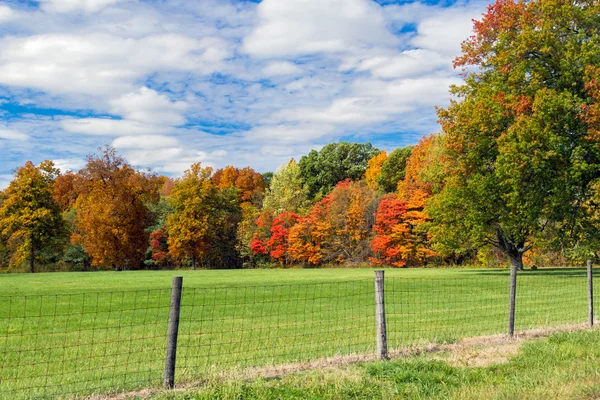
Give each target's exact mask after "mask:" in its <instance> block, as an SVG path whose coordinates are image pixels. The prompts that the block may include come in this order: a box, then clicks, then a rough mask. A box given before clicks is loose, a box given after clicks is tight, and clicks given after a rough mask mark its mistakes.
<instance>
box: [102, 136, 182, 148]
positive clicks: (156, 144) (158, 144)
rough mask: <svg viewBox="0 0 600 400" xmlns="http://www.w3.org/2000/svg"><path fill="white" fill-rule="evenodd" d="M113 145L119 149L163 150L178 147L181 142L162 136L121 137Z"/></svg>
mask: <svg viewBox="0 0 600 400" xmlns="http://www.w3.org/2000/svg"><path fill="white" fill-rule="evenodd" d="M112 145H113V147H115V148H117V149H161V148H166V147H176V146H178V145H179V141H178V140H177V139H176V138H174V137H171V136H161V135H142V136H121V137H119V138H116V139H115V140H114V141H113V142H112Z"/></svg>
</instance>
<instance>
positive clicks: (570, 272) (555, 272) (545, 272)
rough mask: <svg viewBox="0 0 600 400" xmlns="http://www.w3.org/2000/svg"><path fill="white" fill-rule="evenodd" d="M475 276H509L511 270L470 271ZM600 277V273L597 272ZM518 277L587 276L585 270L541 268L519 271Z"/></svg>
mask: <svg viewBox="0 0 600 400" xmlns="http://www.w3.org/2000/svg"><path fill="white" fill-rule="evenodd" d="M470 272H471V273H472V274H473V275H480V276H509V274H510V269H509V268H503V269H481V270H476V271H470ZM596 275H598V276H599V277H600V271H598V272H596ZM518 276H560V277H565V278H580V277H585V276H587V271H586V269H585V268H539V269H537V270H531V269H525V270H524V271H519V272H518Z"/></svg>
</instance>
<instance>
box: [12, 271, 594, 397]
mask: <svg viewBox="0 0 600 400" xmlns="http://www.w3.org/2000/svg"><path fill="white" fill-rule="evenodd" d="M173 275H182V276H183V277H184V292H183V298H182V310H181V324H180V338H179V346H178V370H177V382H179V383H185V382H195V381H198V380H202V379H205V378H206V377H207V376H210V375H213V374H214V373H215V372H222V371H226V370H228V369H238V368H244V367H262V366H269V365H274V364H275V365H276V364H282V363H295V362H302V361H306V360H312V359H316V358H322V357H332V356H343V355H348V354H355V353H360V354H363V353H366V354H369V353H373V352H374V347H375V340H374V337H375V314H374V311H375V305H374V293H373V287H374V284H373V271H372V270H369V269H306V270H241V271H240V270H237V271H235V270H230V271H146V272H98V273H53V274H36V275H27V274H22V275H0V287H1V288H2V292H1V293H0V397H1V396H5V398H11V399H13V398H16V399H18V398H28V397H29V398H37V397H44V396H46V397H51V398H54V397H58V396H61V395H69V394H79V395H82V396H84V395H88V394H90V393H106V392H114V391H122V390H136V389H139V388H144V387H151V386H159V385H160V384H161V381H162V369H163V363H164V354H165V343H166V329H167V321H168V312H169V296H170V281H171V277H172V276H173ZM507 289H508V275H507V271H503V270H467V269H412V270H398V269H396V270H387V271H386V313H387V320H388V341H389V347H390V348H391V349H396V348H401V347H406V346H420V345H424V344H428V343H440V342H452V341H455V340H457V339H459V338H461V337H467V336H478V335H485V334H493V333H502V332H505V330H506V320H507V297H508V293H507V292H508V290H507ZM517 294H518V300H517V303H518V310H517V328H518V329H521V330H522V329H529V328H534V327H543V326H553V325H560V324H568V323H582V322H585V319H586V307H587V299H586V281H585V272H584V271H583V270H576V269H568V270H560V269H549V270H541V271H536V272H532V271H526V272H525V273H522V274H520V277H519V289H518V291H517Z"/></svg>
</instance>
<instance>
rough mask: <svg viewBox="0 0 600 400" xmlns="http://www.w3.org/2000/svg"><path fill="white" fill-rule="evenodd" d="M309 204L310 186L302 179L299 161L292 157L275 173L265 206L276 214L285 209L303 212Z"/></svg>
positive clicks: (266, 196) (266, 195)
mask: <svg viewBox="0 0 600 400" xmlns="http://www.w3.org/2000/svg"><path fill="white" fill-rule="evenodd" d="M308 206H309V201H308V188H307V187H306V185H305V184H304V180H303V179H302V176H301V172H300V167H299V165H298V163H297V162H296V161H295V160H294V159H291V160H290V161H289V162H288V163H287V164H284V165H282V166H281V167H279V169H277V172H275V174H274V175H273V179H272V180H271V185H270V186H269V189H268V190H267V193H266V194H265V199H264V202H263V208H264V209H266V210H271V212H272V213H274V214H281V213H283V212H284V211H292V212H294V213H299V214H301V213H303V212H304V211H305V210H306V209H307V208H308Z"/></svg>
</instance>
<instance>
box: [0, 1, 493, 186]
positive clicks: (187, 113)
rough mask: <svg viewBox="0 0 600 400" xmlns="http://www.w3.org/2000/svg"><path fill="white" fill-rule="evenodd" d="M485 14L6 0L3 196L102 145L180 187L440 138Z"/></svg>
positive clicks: (426, 8) (1, 79) (380, 6)
mask: <svg viewBox="0 0 600 400" xmlns="http://www.w3.org/2000/svg"><path fill="white" fill-rule="evenodd" d="M486 3H487V2H486V1H479V0H477V1H468V2H454V1H441V2H438V1H427V2H411V1H390V0H377V1H375V0H263V1H262V2H258V1H241V0H38V1H33V0H0V188H1V187H5V186H6V185H7V184H8V181H9V179H10V174H11V172H12V171H13V170H14V169H15V167H17V166H19V165H22V164H23V163H24V162H25V161H27V160H32V161H34V162H36V163H37V162H39V161H42V160H44V159H53V160H54V161H55V162H56V163H57V165H58V166H59V167H60V168H61V169H63V170H64V169H73V170H76V169H77V168H79V167H81V166H82V164H83V162H84V158H85V156H86V155H87V154H89V153H92V152H94V151H95V149H96V148H97V147H99V146H103V145H105V144H111V145H112V146H114V147H116V148H117V149H118V150H119V152H120V153H122V154H123V155H125V156H126V157H127V158H128V160H129V161H130V162H131V163H132V164H134V165H137V166H140V167H150V168H152V169H153V170H154V171H156V172H159V173H164V174H167V175H174V176H177V175H179V174H181V173H182V171H183V170H184V169H186V168H187V167H188V166H189V165H190V164H191V163H192V162H197V161H202V162H203V163H205V164H208V165H212V166H215V167H222V166H225V165H228V164H234V165H236V166H245V165H250V166H252V167H254V168H256V169H257V170H259V171H262V172H264V171H267V170H273V169H275V168H276V167H277V166H278V165H279V164H281V163H282V162H284V161H287V160H288V159H289V158H291V157H299V156H301V155H303V154H306V153H307V152H308V151H309V150H310V149H313V148H314V149H318V148H319V147H321V146H322V145H323V144H326V143H328V142H331V141H336V140H351V141H360V142H364V141H370V142H372V143H374V144H375V145H376V146H378V147H380V148H383V149H388V150H389V149H393V148H395V147H398V146H403V145H407V144H413V143H416V142H417V141H418V140H419V138H420V137H421V136H422V135H424V134H428V133H431V132H435V131H437V129H438V127H437V125H436V122H435V119H436V118H435V111H434V106H435V105H441V106H443V105H446V104H447V102H448V98H449V95H448V86H449V85H450V84H452V83H457V82H458V81H459V80H458V79H459V78H458V75H457V72H456V71H454V70H453V69H452V65H451V62H452V59H453V58H454V57H455V56H456V55H457V54H458V53H459V51H460V42H461V41H462V40H463V39H465V38H466V37H467V36H469V35H470V32H471V27H472V23H471V19H472V18H479V17H480V15H481V13H482V12H483V11H484V10H485V6H486Z"/></svg>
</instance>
